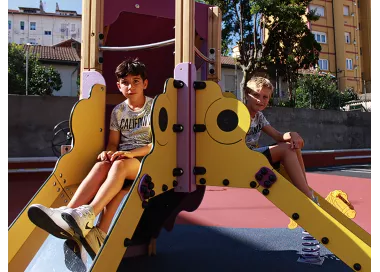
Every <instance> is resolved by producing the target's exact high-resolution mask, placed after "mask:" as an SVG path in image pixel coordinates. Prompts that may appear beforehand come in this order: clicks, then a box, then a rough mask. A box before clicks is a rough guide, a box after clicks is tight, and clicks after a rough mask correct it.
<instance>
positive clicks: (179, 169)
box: [173, 168, 183, 177]
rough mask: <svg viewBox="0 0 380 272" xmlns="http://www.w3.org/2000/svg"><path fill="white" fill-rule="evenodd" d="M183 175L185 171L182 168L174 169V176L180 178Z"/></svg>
mask: <svg viewBox="0 0 380 272" xmlns="http://www.w3.org/2000/svg"><path fill="white" fill-rule="evenodd" d="M182 175H183V169H182V168H174V169H173V176H175V177H178V176H182Z"/></svg>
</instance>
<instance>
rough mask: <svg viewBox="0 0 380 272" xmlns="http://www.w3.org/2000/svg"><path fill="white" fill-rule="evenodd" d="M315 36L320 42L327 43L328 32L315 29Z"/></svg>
mask: <svg viewBox="0 0 380 272" xmlns="http://www.w3.org/2000/svg"><path fill="white" fill-rule="evenodd" d="M313 34H314V38H315V40H316V41H317V42H319V43H327V38H326V33H324V32H317V31H313Z"/></svg>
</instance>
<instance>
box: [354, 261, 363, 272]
mask: <svg viewBox="0 0 380 272" xmlns="http://www.w3.org/2000/svg"><path fill="white" fill-rule="evenodd" d="M354 269H355V270H356V271H359V270H361V269H362V266H361V265H360V264H358V263H356V264H354Z"/></svg>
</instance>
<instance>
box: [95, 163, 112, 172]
mask: <svg viewBox="0 0 380 272" xmlns="http://www.w3.org/2000/svg"><path fill="white" fill-rule="evenodd" d="M95 167H96V168H98V169H99V170H109V169H110V167H111V162H109V161H100V162H97V163H95Z"/></svg>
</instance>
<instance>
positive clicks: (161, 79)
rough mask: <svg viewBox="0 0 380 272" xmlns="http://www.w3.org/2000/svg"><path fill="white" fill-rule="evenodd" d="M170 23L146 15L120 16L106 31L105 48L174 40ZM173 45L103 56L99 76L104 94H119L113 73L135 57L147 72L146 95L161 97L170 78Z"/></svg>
mask: <svg viewBox="0 0 380 272" xmlns="http://www.w3.org/2000/svg"><path fill="white" fill-rule="evenodd" d="M174 34H175V32H174V20H173V19H166V18H160V17H155V16H150V15H141V14H134V13H129V12H122V13H121V14H120V16H119V18H118V19H117V21H116V22H115V23H114V24H112V25H111V26H110V28H109V31H108V35H107V40H106V44H105V46H134V45H144V44H150V43H156V42H160V41H165V40H170V39H173V37H174ZM173 52H174V44H173V45H169V46H165V47H162V48H157V49H149V50H139V51H132V52H107V51H105V52H104V53H103V57H104V63H103V76H104V78H105V80H106V84H107V86H108V88H107V93H119V90H118V89H117V88H116V77H115V69H116V67H117V65H119V64H120V62H122V61H123V60H124V59H126V58H128V57H132V58H135V57H138V58H139V59H140V60H141V61H142V62H143V63H145V65H146V67H147V70H148V81H149V85H148V88H147V90H146V93H145V94H146V95H148V96H151V97H154V96H155V95H157V94H160V93H162V91H163V88H164V84H165V81H166V79H168V78H170V77H173V71H174V54H173Z"/></svg>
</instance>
